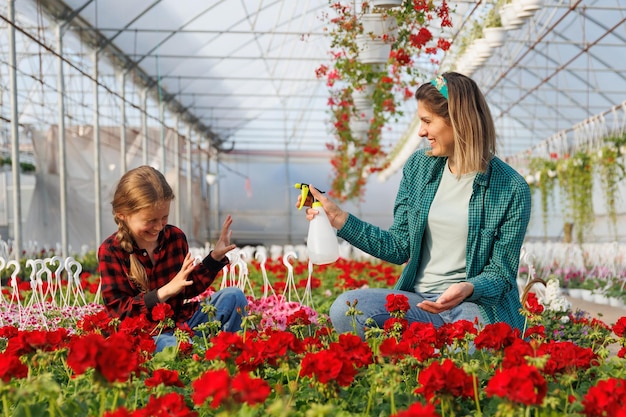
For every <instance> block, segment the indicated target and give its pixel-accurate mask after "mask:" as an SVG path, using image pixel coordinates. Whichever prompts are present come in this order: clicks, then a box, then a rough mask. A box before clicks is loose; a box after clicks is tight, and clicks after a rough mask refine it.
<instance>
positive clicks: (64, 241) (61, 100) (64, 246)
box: [57, 25, 69, 258]
mask: <svg viewBox="0 0 626 417" xmlns="http://www.w3.org/2000/svg"><path fill="white" fill-rule="evenodd" d="M57 48H58V53H59V56H58V59H57V65H58V74H57V93H58V105H59V126H58V129H59V132H58V140H59V204H60V206H59V210H60V212H61V256H62V257H63V258H66V257H67V256H69V253H68V252H69V250H68V247H69V243H68V235H67V161H66V155H65V153H66V152H65V79H64V78H65V77H64V73H63V25H59V26H58V27H57Z"/></svg>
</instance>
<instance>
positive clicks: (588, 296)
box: [580, 288, 594, 303]
mask: <svg viewBox="0 0 626 417" xmlns="http://www.w3.org/2000/svg"><path fill="white" fill-rule="evenodd" d="M580 291H581V293H580V294H581V298H582V299H583V300H584V301H588V302H590V303H593V302H594V301H593V293H592V292H591V290H586V289H584V288H582V289H581V290H580Z"/></svg>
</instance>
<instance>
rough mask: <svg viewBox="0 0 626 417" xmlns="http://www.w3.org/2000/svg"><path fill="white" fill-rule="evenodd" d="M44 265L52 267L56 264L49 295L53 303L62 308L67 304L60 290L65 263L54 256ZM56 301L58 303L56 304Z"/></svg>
mask: <svg viewBox="0 0 626 417" xmlns="http://www.w3.org/2000/svg"><path fill="white" fill-rule="evenodd" d="M46 263H49V264H52V265H54V264H55V263H58V266H57V267H56V269H55V270H54V276H53V279H52V282H51V285H50V295H52V299H53V300H54V303H55V304H56V305H58V306H63V305H66V304H67V300H66V299H65V294H64V293H63V290H62V282H63V270H64V269H65V262H64V261H63V258H61V257H60V256H58V255H56V256H53V257H52V258H48V259H46ZM57 291H58V293H59V298H58V300H57ZM57 301H58V302H57Z"/></svg>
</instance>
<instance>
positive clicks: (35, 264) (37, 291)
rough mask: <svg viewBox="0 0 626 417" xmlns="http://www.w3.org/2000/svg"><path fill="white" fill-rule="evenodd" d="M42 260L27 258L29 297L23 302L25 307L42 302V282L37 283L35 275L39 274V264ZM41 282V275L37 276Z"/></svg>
mask: <svg viewBox="0 0 626 417" xmlns="http://www.w3.org/2000/svg"><path fill="white" fill-rule="evenodd" d="M41 263H42V261H41V260H39V259H27V260H26V266H30V277H29V278H30V290H31V291H30V297H29V298H28V300H27V301H26V303H25V307H26V308H30V307H32V306H33V305H34V304H41V303H43V283H42V285H39V283H38V282H37V275H38V274H40V272H39V270H40V265H41ZM39 281H40V282H41V276H40V277H39Z"/></svg>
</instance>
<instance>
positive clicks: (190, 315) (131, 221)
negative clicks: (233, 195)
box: [98, 166, 247, 352]
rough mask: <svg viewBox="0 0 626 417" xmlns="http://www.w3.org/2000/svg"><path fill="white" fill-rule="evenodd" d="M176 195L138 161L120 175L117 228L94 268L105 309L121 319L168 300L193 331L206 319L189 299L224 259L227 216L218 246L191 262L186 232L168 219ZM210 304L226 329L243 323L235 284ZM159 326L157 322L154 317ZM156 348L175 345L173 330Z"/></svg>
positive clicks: (147, 312)
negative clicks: (200, 260) (136, 164)
mask: <svg viewBox="0 0 626 417" xmlns="http://www.w3.org/2000/svg"><path fill="white" fill-rule="evenodd" d="M173 199H174V193H173V191H172V189H171V187H170V186H169V184H168V183H167V180H166V179H165V177H164V176H163V174H161V173H160V172H159V171H157V170H156V169H154V168H152V167H150V166H140V167H138V168H135V169H133V170H130V171H128V172H127V173H126V174H124V175H123V176H122V178H121V179H120V181H119V183H118V185H117V189H116V190H115V194H114V197H113V201H112V203H111V205H112V206H113V218H114V220H115V223H116V224H117V226H118V230H117V232H116V233H114V234H112V235H111V236H109V237H108V238H107V239H106V240H105V241H104V242H103V243H102V244H101V245H100V248H99V250H98V261H99V263H98V272H99V273H100V277H101V280H102V297H103V299H104V303H105V305H106V308H107V310H108V311H109V313H111V314H112V315H114V316H117V317H120V318H124V317H128V316H138V315H140V314H144V315H145V316H146V318H147V319H148V320H151V319H152V314H151V313H152V309H153V308H154V307H155V306H156V305H157V304H160V303H167V304H169V305H170V306H171V308H172V310H173V314H174V316H173V319H174V322H175V323H176V324H183V323H186V324H187V325H189V328H191V329H194V328H195V327H196V326H198V325H199V324H202V323H206V322H207V321H208V320H209V319H210V318H209V317H208V315H207V313H205V312H203V311H202V310H203V309H202V308H201V307H202V303H198V302H189V300H190V299H191V298H193V297H195V296H197V295H199V294H201V293H202V292H204V291H205V290H206V289H207V288H208V287H209V286H210V285H211V284H212V283H213V281H214V280H215V277H216V276H217V274H218V273H219V272H220V270H221V269H222V268H223V267H224V266H226V265H227V264H228V258H227V257H226V253H228V252H229V251H231V250H233V249H234V248H235V245H234V244H230V235H231V232H230V226H231V224H232V219H231V217H230V216H228V217H227V218H226V220H225V221H224V224H223V226H222V232H221V234H220V237H219V240H218V241H217V243H216V245H215V248H214V249H213V251H211V253H210V254H209V255H207V256H206V257H205V258H204V260H202V262H200V263H199V264H198V265H196V262H195V259H194V258H192V256H191V254H190V253H189V245H188V243H187V238H186V236H185V234H184V233H183V232H182V231H181V230H180V229H179V228H177V227H175V226H172V225H170V224H168V218H169V213H170V203H171V202H172V200H173ZM209 302H210V303H211V304H213V305H214V306H215V307H216V317H215V319H216V320H219V321H220V322H221V328H222V329H223V330H225V331H231V332H235V331H237V330H239V328H240V326H241V318H242V315H243V314H245V309H246V306H247V299H246V297H245V295H244V294H243V292H241V290H239V289H238V288H226V289H224V290H221V291H218V292H216V293H213V294H212V295H211V297H210V300H209ZM155 325H156V323H155ZM155 341H156V351H157V352H158V351H161V350H162V349H164V348H165V347H167V346H175V345H176V344H177V340H176V337H175V336H174V334H173V332H172V331H171V330H168V331H165V332H163V333H161V334H159V335H155Z"/></svg>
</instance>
